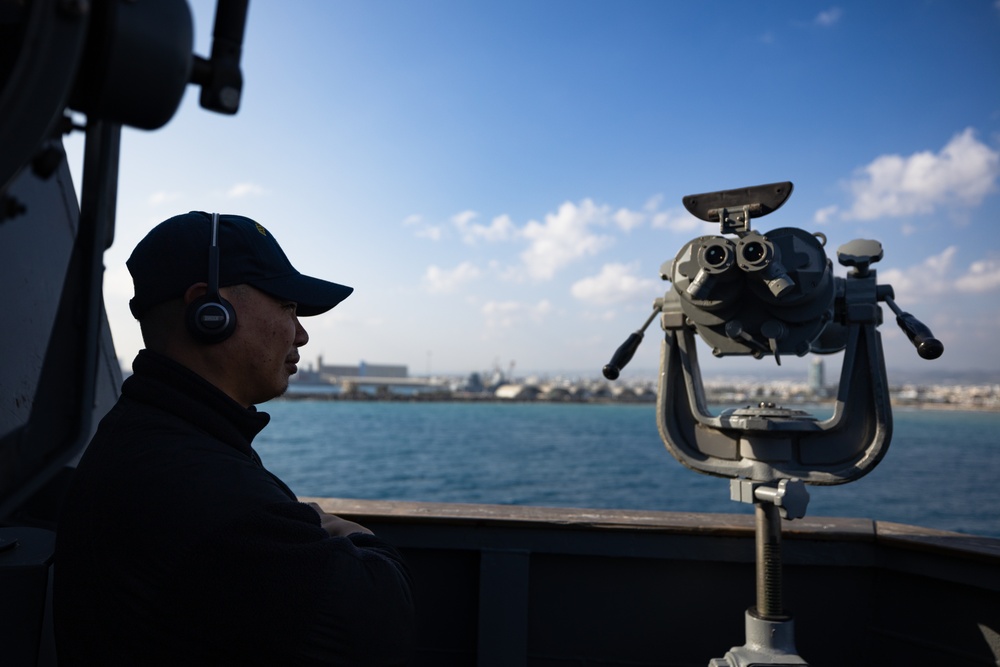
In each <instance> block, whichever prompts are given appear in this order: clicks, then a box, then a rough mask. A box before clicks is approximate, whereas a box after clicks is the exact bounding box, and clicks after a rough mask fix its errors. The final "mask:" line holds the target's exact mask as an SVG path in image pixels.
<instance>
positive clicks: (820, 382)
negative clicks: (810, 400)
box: [809, 357, 826, 396]
mask: <svg viewBox="0 0 1000 667" xmlns="http://www.w3.org/2000/svg"><path fill="white" fill-rule="evenodd" d="M809 393H810V394H812V395H813V396H826V378H825V376H824V368H823V360H822V359H821V358H819V357H813V360H812V364H811V365H810V366H809Z"/></svg>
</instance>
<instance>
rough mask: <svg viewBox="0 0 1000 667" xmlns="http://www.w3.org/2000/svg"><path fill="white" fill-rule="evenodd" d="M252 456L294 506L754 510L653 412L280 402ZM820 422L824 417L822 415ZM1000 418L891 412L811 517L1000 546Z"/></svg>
mask: <svg viewBox="0 0 1000 667" xmlns="http://www.w3.org/2000/svg"><path fill="white" fill-rule="evenodd" d="M261 409H262V410H264V411H266V412H268V413H270V414H271V418H272V419H271V424H270V425H269V426H268V427H267V428H266V429H265V430H264V431H263V432H262V433H261V434H260V435H259V436H258V437H257V440H256V441H255V447H256V449H257V450H258V452H259V453H260V455H261V457H262V458H263V460H264V464H265V465H266V466H267V467H268V469H270V470H271V471H272V472H274V473H275V474H276V475H278V476H279V477H281V478H282V479H283V480H284V481H285V482H286V483H288V485H289V486H290V487H291V488H292V489H293V490H294V491H295V492H296V493H297V494H298V495H300V496H327V497H341V498H364V499H376V500H408V501H427V502H460V503H490V504H513V505H540V506H549V507H591V508H602V509H649V510H667V511H681V512H727V513H751V512H752V511H753V509H752V507H751V506H750V505H745V504H742V503H737V502H733V501H731V500H730V499H729V482H728V480H726V479H723V478H719V477H711V476H707V475H702V474H698V473H696V472H693V471H691V470H688V469H687V468H685V467H684V466H682V465H681V464H680V463H678V462H677V461H676V460H675V459H674V458H673V457H672V456H671V455H670V454H669V452H668V451H667V450H666V448H665V447H664V445H663V442H662V441H661V440H660V437H659V434H658V432H657V428H656V413H655V407H654V406H653V405H650V404H643V405H634V404H578V403H569V404H563V403H559V404H552V403H503V402H483V403H472V402H394V401H384V402H383V401H325V400H275V401H271V402H269V403H267V404H266V405H264V406H262V408H261ZM814 414H815V415H816V416H818V417H821V418H824V417H826V416H828V415H829V410H826V412H825V413H824V412H823V411H822V408H820V409H817V410H815V411H814ZM998 434H1000V413H995V412H959V411H938V410H894V412H893V437H892V443H891V445H890V447H889V450H888V453H887V454H886V456H885V458H884V459H883V460H882V462H881V463H880V464H879V465H878V466H877V467H876V468H875V469H874V470H873V471H871V472H870V473H869V474H867V475H866V476H864V477H863V478H861V479H859V480H857V481H854V482H851V483H849V484H843V485H837V486H810V487H808V488H809V493H810V501H809V506H808V510H807V515H808V516H812V517H816V516H840V517H864V518H870V519H877V520H884V521H895V522H899V523H908V524H913V525H919V526H927V527H931V528H939V529H942V530H953V531H959V532H965V533H971V534H976V535H985V536H991V537H1000V507H998V505H1000V502H998V501H1000V485H998V480H1000V435H998Z"/></svg>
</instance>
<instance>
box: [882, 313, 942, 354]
mask: <svg viewBox="0 0 1000 667" xmlns="http://www.w3.org/2000/svg"><path fill="white" fill-rule="evenodd" d="M885 302H886V303H888V304H889V307H890V308H892V312H894V313H896V324H898V325H899V328H900V329H902V330H903V333H905V334H906V337H907V338H909V339H910V342H911V343H913V347H915V348H917V354H919V355H920V356H921V357H922V358H924V359H937V358H938V357H940V356H941V354H942V353H944V343H942V342H941V341H939V340H938V339H937V338H935V337H934V334H933V333H932V332H931V330H930V329H929V328H928V326H927V325H926V324H924V323H923V322H921V321H920V320H918V319H917V318H915V317H914V316H913V315H911V314H909V313H904V312H903V311H902V310H901V309H900V308H899V306H897V305H896V302H895V301H893V300H892V299H891V298H886V300H885Z"/></svg>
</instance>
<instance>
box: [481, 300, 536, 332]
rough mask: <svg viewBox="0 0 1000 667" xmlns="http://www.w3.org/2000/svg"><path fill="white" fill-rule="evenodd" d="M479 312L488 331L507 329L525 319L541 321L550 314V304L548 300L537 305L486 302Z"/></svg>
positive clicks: (513, 302) (517, 302)
mask: <svg viewBox="0 0 1000 667" xmlns="http://www.w3.org/2000/svg"><path fill="white" fill-rule="evenodd" d="M481 312H482V314H483V317H484V319H485V322H486V326H487V327H488V328H490V329H509V328H511V327H513V326H515V325H516V324H517V323H518V322H520V321H521V320H523V319H525V318H529V319H532V320H535V321H541V320H542V319H544V318H545V316H546V315H548V314H549V313H550V312H552V304H551V303H550V302H549V300H548V299H542V300H541V301H539V302H538V303H535V304H530V303H521V302H519V301H488V302H486V303H484V304H483V306H482V308H481Z"/></svg>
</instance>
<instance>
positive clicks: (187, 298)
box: [184, 283, 208, 306]
mask: <svg viewBox="0 0 1000 667" xmlns="http://www.w3.org/2000/svg"><path fill="white" fill-rule="evenodd" d="M207 292H208V283H195V284H194V285H191V287H188V288H187V289H186V290H184V305H185V306H188V305H190V304H191V302H192V301H194V300H195V299H199V298H201V297H203V296H205V294H206V293H207Z"/></svg>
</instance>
